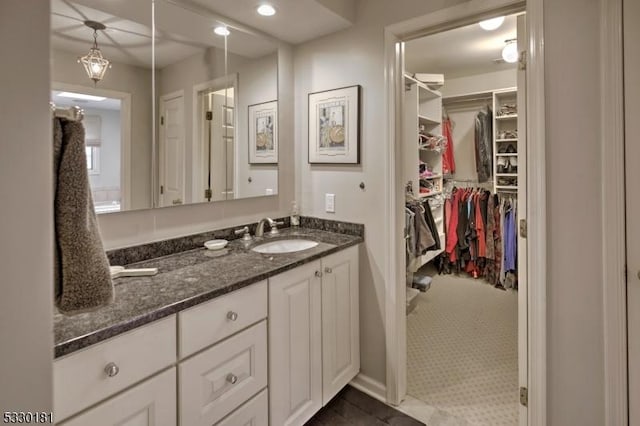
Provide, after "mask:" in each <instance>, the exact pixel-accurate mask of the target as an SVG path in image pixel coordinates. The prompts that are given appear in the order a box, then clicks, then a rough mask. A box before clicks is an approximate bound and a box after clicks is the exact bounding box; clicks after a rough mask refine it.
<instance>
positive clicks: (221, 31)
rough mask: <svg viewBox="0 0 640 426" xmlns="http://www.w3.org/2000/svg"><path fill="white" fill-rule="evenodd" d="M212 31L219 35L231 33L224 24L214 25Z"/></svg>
mask: <svg viewBox="0 0 640 426" xmlns="http://www.w3.org/2000/svg"><path fill="white" fill-rule="evenodd" d="M213 32H214V33H216V34H218V35H219V36H225V37H226V36H228V35H229V34H231V32H230V31H229V29H228V28H227V27H224V26H222V25H221V26H219V27H215V28H214V30H213Z"/></svg>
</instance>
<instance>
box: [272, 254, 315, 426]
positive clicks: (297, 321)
mask: <svg viewBox="0 0 640 426" xmlns="http://www.w3.org/2000/svg"><path fill="white" fill-rule="evenodd" d="M319 275H320V261H316V262H312V263H310V264H307V265H304V266H301V267H299V268H296V269H293V270H291V271H288V272H285V273H283V274H280V275H277V276H275V277H273V278H270V279H269V394H270V398H269V415H270V419H271V422H270V424H272V425H278V426H286V425H302V424H304V422H305V421H307V420H308V419H310V418H311V416H313V414H314V413H315V412H316V411H318V410H319V409H320V408H321V407H322V358H321V356H322V331H321V327H322V319H321V297H322V296H321V282H320V278H319Z"/></svg>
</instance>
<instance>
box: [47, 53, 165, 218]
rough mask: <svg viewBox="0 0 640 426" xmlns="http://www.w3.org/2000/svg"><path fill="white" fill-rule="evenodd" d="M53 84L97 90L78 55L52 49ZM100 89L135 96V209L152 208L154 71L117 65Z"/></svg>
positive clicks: (133, 166)
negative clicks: (78, 61) (152, 83)
mask: <svg viewBox="0 0 640 426" xmlns="http://www.w3.org/2000/svg"><path fill="white" fill-rule="evenodd" d="M51 55H52V60H51V81H53V82H56V83H66V84H73V85H78V86H86V87H90V88H93V87H94V85H93V81H91V80H90V79H89V78H87V74H86V73H85V72H84V69H83V68H82V67H81V66H80V65H79V64H78V63H77V62H76V61H77V55H76V54H73V53H69V52H63V51H60V50H52V53H51ZM97 87H98V88H99V89H107V90H117V91H120V92H126V93H130V94H131V165H132V166H131V206H130V208H132V209H144V208H149V207H151V145H152V131H151V99H152V97H151V70H149V69H145V68H140V67H135V66H132V65H127V64H120V63H114V64H113V67H112V68H111V69H109V70H108V71H107V72H106V74H105V77H104V79H103V80H102V81H100V83H98V85H97Z"/></svg>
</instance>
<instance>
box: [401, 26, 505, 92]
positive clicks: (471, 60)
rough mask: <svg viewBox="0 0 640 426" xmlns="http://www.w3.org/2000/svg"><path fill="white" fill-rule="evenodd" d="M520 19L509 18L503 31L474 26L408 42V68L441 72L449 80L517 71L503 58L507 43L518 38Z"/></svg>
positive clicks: (411, 71) (406, 57)
mask: <svg viewBox="0 0 640 426" xmlns="http://www.w3.org/2000/svg"><path fill="white" fill-rule="evenodd" d="M516 26H517V16H516V15H510V16H507V17H506V18H505V21H504V23H503V24H502V26H500V28H498V29H496V30H494V31H485V30H483V29H482V28H480V25H478V24H473V25H469V26H466V27H460V28H456V29H453V30H450V31H444V32H441V33H437V34H433V35H430V36H427V37H423V38H419V39H416V40H411V41H408V42H406V43H405V68H406V70H407V71H408V72H410V73H417V72H424V73H438V74H444V76H445V81H446V80H447V78H456V77H464V76H469V75H475V74H483V73H488V72H492V71H501V70H505V69H514V68H515V67H516V64H509V63H506V62H504V61H500V62H499V63H496V62H495V60H496V59H502V56H501V53H502V48H503V47H504V46H505V40H509V39H512V38H516V35H517V28H516Z"/></svg>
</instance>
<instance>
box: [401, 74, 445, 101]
mask: <svg viewBox="0 0 640 426" xmlns="http://www.w3.org/2000/svg"><path fill="white" fill-rule="evenodd" d="M404 84H405V85H406V86H410V85H412V84H415V85H416V87H418V100H419V101H420V102H423V101H428V100H430V99H436V98H441V97H442V93H440V92H438V91H437V90H433V89H430V88H429V87H428V86H427V85H426V84H425V83H423V82H421V81H420V80H417V79H415V78H413V77H411V76H410V75H408V74H405V75H404Z"/></svg>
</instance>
